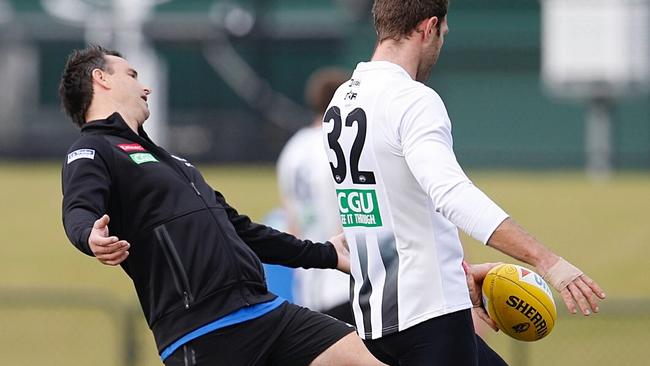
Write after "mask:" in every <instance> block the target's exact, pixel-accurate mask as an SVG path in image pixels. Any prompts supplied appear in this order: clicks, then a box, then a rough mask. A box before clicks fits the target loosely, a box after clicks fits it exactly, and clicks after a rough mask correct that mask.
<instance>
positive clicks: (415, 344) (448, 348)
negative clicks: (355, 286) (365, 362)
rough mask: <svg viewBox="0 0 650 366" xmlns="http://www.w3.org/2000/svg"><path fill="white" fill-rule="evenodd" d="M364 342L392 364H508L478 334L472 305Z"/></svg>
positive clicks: (469, 365) (461, 365)
mask: <svg viewBox="0 0 650 366" xmlns="http://www.w3.org/2000/svg"><path fill="white" fill-rule="evenodd" d="M364 343H365V344H366V347H368V349H369V350H370V352H371V353H372V354H373V355H374V356H375V357H376V358H378V359H379V360H380V361H382V362H384V363H386V364H388V365H391V366H392V365H399V366H434V365H435V366H507V364H506V362H505V361H504V360H503V359H502V358H501V357H500V356H499V355H498V354H497V353H496V352H494V350H492V349H491V348H490V347H489V346H488V345H487V344H486V343H485V342H484V341H483V340H482V339H481V338H480V337H479V336H478V335H476V333H475V332H474V325H473V323H472V313H471V310H469V309H468V310H461V311H458V312H454V313H451V314H446V315H443V316H439V317H436V318H432V319H429V320H427V321H424V322H422V323H420V324H418V325H415V326H413V327H411V328H408V329H406V330H403V331H401V332H398V333H393V334H389V335H387V336H384V337H382V338H379V339H374V340H365V341H364Z"/></svg>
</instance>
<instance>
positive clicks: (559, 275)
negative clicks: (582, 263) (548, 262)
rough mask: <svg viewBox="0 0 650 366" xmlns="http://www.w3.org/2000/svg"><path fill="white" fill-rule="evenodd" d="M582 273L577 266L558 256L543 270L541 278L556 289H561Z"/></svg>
mask: <svg viewBox="0 0 650 366" xmlns="http://www.w3.org/2000/svg"><path fill="white" fill-rule="evenodd" d="M582 274H583V273H582V271H581V270H580V269H578V267H576V266H574V265H573V264H571V263H569V262H568V261H566V260H565V259H564V258H562V257H558V260H557V261H556V262H555V263H554V264H553V265H552V266H550V267H549V268H548V270H547V271H546V272H544V274H543V275H542V278H544V280H546V281H548V282H549V283H550V284H551V286H553V288H555V289H556V290H557V291H561V290H563V289H564V288H565V287H567V286H568V285H569V283H571V282H572V281H573V280H575V279H576V278H578V277H580V276H582Z"/></svg>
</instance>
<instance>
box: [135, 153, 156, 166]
mask: <svg viewBox="0 0 650 366" xmlns="http://www.w3.org/2000/svg"><path fill="white" fill-rule="evenodd" d="M129 157H130V158H131V160H133V161H134V162H135V163H136V164H143V163H157V162H158V160H156V158H155V157H154V156H153V155H151V154H150V153H135V154H130V155H129Z"/></svg>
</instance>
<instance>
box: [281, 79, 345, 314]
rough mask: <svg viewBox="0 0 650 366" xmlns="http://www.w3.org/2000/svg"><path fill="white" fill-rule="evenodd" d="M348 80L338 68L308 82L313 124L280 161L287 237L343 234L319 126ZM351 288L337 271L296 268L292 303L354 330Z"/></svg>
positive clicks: (293, 139)
mask: <svg viewBox="0 0 650 366" xmlns="http://www.w3.org/2000/svg"><path fill="white" fill-rule="evenodd" d="M349 78H350V74H349V73H347V72H344V71H343V70H340V69H336V68H323V69H319V70H317V71H316V72H314V73H313V74H312V75H311V76H310V77H309V80H308V81H307V84H306V88H305V101H306V102H307V105H308V106H309V107H310V108H311V110H312V111H313V112H314V115H315V118H314V120H313V121H312V123H311V124H310V125H309V126H307V127H304V128H302V129H300V130H299V131H298V132H296V134H295V135H293V136H292V137H291V139H289V141H287V144H286V145H285V146H284V148H283V149H282V152H281V153H280V157H279V158H278V163H277V176H278V185H279V189H280V196H281V199H282V205H283V208H284V210H285V213H286V217H287V229H288V230H287V231H288V232H289V233H291V234H294V235H296V236H298V237H308V238H313V239H314V240H320V239H319V238H324V239H323V240H328V239H329V238H331V237H332V236H334V235H336V234H338V233H340V232H341V230H342V228H341V221H340V220H339V215H338V206H337V205H336V201H335V200H334V196H333V193H332V192H333V185H332V179H331V178H330V175H331V173H330V170H329V168H328V167H327V156H326V155H325V150H324V149H323V143H322V137H321V125H322V123H323V114H324V113H325V109H326V108H327V105H328V103H329V102H330V100H331V99H332V96H333V95H334V92H335V91H336V89H337V88H338V87H339V85H341V84H342V83H343V82H345V81H346V80H348V79H349ZM349 282H350V279H349V276H348V275H346V274H345V273H342V272H339V271H330V270H319V269H310V270H306V269H302V268H297V269H295V270H294V301H295V302H296V303H297V304H299V305H302V306H306V307H308V308H310V309H312V310H315V311H319V312H322V313H325V314H328V315H330V316H333V317H335V318H337V319H339V320H342V321H344V322H346V323H350V324H351V323H353V322H354V320H353V319H352V311H351V309H350V304H349V298H350V286H349Z"/></svg>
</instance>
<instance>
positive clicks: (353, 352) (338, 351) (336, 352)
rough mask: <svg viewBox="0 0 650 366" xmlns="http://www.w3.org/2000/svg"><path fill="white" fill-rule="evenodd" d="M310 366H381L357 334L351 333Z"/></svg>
mask: <svg viewBox="0 0 650 366" xmlns="http://www.w3.org/2000/svg"><path fill="white" fill-rule="evenodd" d="M309 365H310V366H330V365H340V366H375V365H377V366H380V365H385V364H383V363H381V362H379V361H378V360H377V359H376V358H374V357H373V356H372V354H370V352H369V351H368V349H367V348H366V346H364V345H363V342H361V338H359V337H358V336H357V335H356V333H350V334H348V335H347V336H345V337H343V338H341V339H340V340H339V341H338V342H336V343H334V344H333V345H332V346H331V347H329V348H328V349H326V350H325V351H324V352H323V353H321V354H320V355H318V357H316V359H314V361H312V362H311V363H310V364H309Z"/></svg>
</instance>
